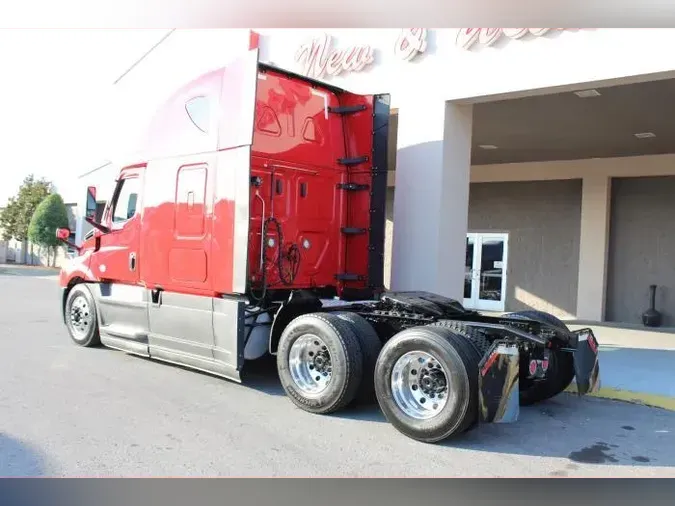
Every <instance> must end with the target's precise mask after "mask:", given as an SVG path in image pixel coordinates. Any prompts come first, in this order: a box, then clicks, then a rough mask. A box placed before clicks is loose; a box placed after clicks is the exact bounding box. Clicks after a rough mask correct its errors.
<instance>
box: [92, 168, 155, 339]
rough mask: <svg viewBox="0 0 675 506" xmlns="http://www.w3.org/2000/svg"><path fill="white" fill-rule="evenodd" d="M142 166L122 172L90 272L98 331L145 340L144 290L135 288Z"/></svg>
mask: <svg viewBox="0 0 675 506" xmlns="http://www.w3.org/2000/svg"><path fill="white" fill-rule="evenodd" d="M143 176H144V167H131V168H127V169H123V170H122V172H121V174H120V178H119V179H118V181H117V186H116V187H115V191H114V193H113V196H112V199H111V201H110V206H109V207H108V209H107V211H106V214H105V216H104V225H105V226H106V227H107V228H108V231H107V232H105V233H98V231H97V233H96V242H97V244H96V247H95V250H96V252H95V254H94V255H92V261H91V270H92V272H93V273H94V274H95V275H97V276H98V278H99V279H100V280H101V283H100V284H99V285H98V290H100V292H99V293H98V294H97V295H98V297H97V298H98V299H99V300H98V302H99V309H100V314H101V322H100V323H101V332H102V333H106V334H111V335H112V336H113V337H117V338H129V339H134V340H145V339H146V338H147V329H148V315H147V296H146V290H145V289H144V288H143V287H141V286H140V285H139V262H140V260H141V259H140V258H139V255H138V250H139V246H140V231H141V219H142V203H141V200H142V194H143Z"/></svg>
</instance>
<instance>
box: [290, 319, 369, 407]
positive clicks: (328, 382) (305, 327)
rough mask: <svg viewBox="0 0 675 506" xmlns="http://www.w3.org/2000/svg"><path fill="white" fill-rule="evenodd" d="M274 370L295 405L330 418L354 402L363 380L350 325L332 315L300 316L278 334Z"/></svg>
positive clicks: (360, 359) (361, 358)
mask: <svg viewBox="0 0 675 506" xmlns="http://www.w3.org/2000/svg"><path fill="white" fill-rule="evenodd" d="M277 370H278V372H279V379H280V380H281V385H282V387H283V388H284V391H285V392H286V394H287V395H288V397H289V398H290V400H291V401H292V402H293V403H294V404H295V405H296V406H298V407H299V408H301V409H303V410H304V411H308V412H310V413H318V414H327V413H332V412H335V411H338V410H340V409H342V408H344V407H345V406H347V405H348V404H349V403H350V402H352V400H354V398H355V397H356V394H357V392H358V388H359V386H360V385H361V379H362V376H363V357H362V354H361V347H360V346H359V341H358V338H357V337H356V335H355V334H354V331H353V330H352V327H351V326H350V324H349V323H348V322H346V321H344V320H342V319H340V318H339V317H338V316H335V315H332V314H328V313H311V314H306V315H302V316H299V317H297V318H295V319H294V320H293V321H291V322H290V323H289V324H288V326H287V327H286V328H285V329H284V331H283V333H282V334H281V337H280V339H279V347H278V350H277Z"/></svg>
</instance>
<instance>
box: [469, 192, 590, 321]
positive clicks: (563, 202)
mask: <svg viewBox="0 0 675 506" xmlns="http://www.w3.org/2000/svg"><path fill="white" fill-rule="evenodd" d="M580 223H581V180H579V179H572V180H562V181H524V182H503V183H473V184H471V190H470V200H469V224H468V225H469V232H502V233H508V234H509V246H508V247H509V251H508V263H507V270H506V279H507V284H506V304H505V310H506V311H522V310H526V309H537V310H541V311H546V312H549V313H551V314H554V315H556V316H558V317H559V318H571V317H574V316H575V314H576V309H577V307H576V305H577V272H578V270H579V236H580V234H579V226H580Z"/></svg>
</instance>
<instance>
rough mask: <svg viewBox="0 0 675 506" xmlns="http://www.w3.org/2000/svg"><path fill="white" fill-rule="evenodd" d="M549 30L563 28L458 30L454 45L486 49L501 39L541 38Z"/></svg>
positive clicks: (464, 47)
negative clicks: (483, 47) (530, 36)
mask: <svg viewBox="0 0 675 506" xmlns="http://www.w3.org/2000/svg"><path fill="white" fill-rule="evenodd" d="M550 30H564V28H460V29H459V30H458V33H457V39H456V44H457V45H458V46H459V47H461V48H462V49H470V48H471V47H472V46H474V45H475V44H480V45H481V46H486V47H487V46H491V45H493V44H494V43H495V42H497V41H498V40H499V39H501V38H502V37H507V38H509V39H520V38H522V37H524V36H525V35H528V34H529V35H533V36H534V37H541V36H542V35H545V34H546V33H548V32H549V31H550Z"/></svg>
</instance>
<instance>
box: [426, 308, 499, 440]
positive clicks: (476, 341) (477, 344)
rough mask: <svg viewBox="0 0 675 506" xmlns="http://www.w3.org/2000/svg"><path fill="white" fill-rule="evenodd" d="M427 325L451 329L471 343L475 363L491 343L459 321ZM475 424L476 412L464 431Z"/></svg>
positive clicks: (442, 321) (440, 321) (445, 321)
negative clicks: (474, 354)
mask: <svg viewBox="0 0 675 506" xmlns="http://www.w3.org/2000/svg"><path fill="white" fill-rule="evenodd" d="M429 327H444V328H447V329H450V330H452V331H453V332H455V333H456V334H458V335H460V336H462V337H463V338H464V339H466V340H467V341H468V342H469V343H470V344H471V346H472V347H473V350H474V352H475V353H476V360H477V364H479V363H480V361H481V360H482V359H483V357H484V356H485V355H486V354H487V352H488V350H489V349H490V345H491V344H492V343H491V342H490V341H489V340H488V339H487V338H486V337H485V336H484V335H483V334H481V333H480V332H478V330H476V329H475V328H472V327H469V326H468V325H466V324H464V323H463V322H461V321H456V320H439V321H437V322H434V323H430V324H429ZM476 367H478V366H476ZM477 426H478V414H476V419H475V420H474V421H473V423H471V425H469V426H468V427H467V428H466V429H465V430H464V432H469V431H470V430H472V429H474V428H475V427H477Z"/></svg>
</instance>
